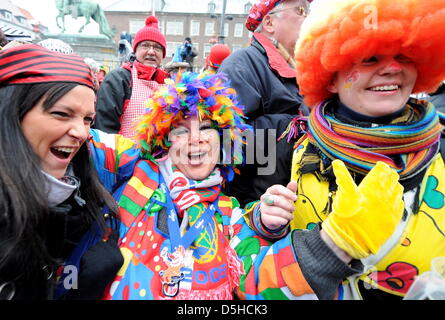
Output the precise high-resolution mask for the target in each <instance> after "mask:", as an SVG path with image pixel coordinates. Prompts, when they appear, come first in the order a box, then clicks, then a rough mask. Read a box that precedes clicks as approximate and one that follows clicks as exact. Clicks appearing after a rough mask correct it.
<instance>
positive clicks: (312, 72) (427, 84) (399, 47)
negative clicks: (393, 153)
mask: <svg viewBox="0 0 445 320" xmlns="http://www.w3.org/2000/svg"><path fill="white" fill-rule="evenodd" d="M444 37H445V0H424V1H421V0H316V1H314V2H313V3H312V6H311V13H310V15H309V16H308V17H307V18H306V20H305V21H304V23H303V25H302V28H301V33H300V38H299V39H298V41H297V44H296V47H295V59H296V62H297V79H298V85H299V87H300V92H301V94H303V95H304V100H305V103H306V104H307V105H308V106H314V105H316V104H318V103H320V102H322V101H323V100H326V99H328V98H330V97H331V96H332V95H333V94H332V93H331V92H329V91H328V90H327V86H328V85H329V84H330V82H331V81H332V78H333V76H334V74H335V73H336V72H337V71H340V70H344V69H348V68H350V67H352V65H353V63H354V62H358V61H361V60H363V59H365V58H369V57H371V56H373V55H379V54H382V55H384V54H385V55H386V54H389V55H396V54H403V55H405V56H407V57H409V58H411V59H412V60H413V61H414V63H415V65H416V67H417V71H418V77H417V82H416V84H415V86H414V89H413V93H419V92H433V91H435V89H436V88H437V87H438V86H439V85H440V83H441V82H442V81H443V80H444V79H445V41H444Z"/></svg>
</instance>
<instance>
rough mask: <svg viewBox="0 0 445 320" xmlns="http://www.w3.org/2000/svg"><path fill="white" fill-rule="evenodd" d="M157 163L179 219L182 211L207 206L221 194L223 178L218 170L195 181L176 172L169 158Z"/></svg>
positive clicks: (182, 214)
mask: <svg viewBox="0 0 445 320" xmlns="http://www.w3.org/2000/svg"><path fill="white" fill-rule="evenodd" d="M158 162H159V170H160V171H161V174H162V176H163V178H164V180H165V182H166V184H167V188H168V189H169V191H170V196H171V197H172V199H173V202H174V203H175V205H176V207H177V209H178V215H179V216H180V217H183V216H184V211H185V210H186V209H188V208H190V207H193V206H195V205H197V204H199V203H203V204H208V203H212V202H213V201H215V200H216V199H217V198H218V196H219V194H220V192H221V183H222V181H223V178H222V176H221V172H220V170H219V168H215V170H213V172H212V173H211V174H210V175H209V176H208V177H207V178H206V179H204V180H202V181H196V180H190V179H188V178H187V177H186V176H185V175H184V174H183V173H182V172H181V171H179V170H178V168H176V167H175V166H174V165H173V164H172V161H171V159H170V158H169V157H167V158H165V159H164V160H162V161H158Z"/></svg>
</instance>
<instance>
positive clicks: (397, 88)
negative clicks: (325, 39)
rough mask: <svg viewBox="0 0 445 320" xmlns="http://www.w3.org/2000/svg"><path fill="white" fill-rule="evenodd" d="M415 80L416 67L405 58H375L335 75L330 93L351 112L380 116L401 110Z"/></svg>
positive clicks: (383, 56) (386, 56) (384, 56)
mask: <svg viewBox="0 0 445 320" xmlns="http://www.w3.org/2000/svg"><path fill="white" fill-rule="evenodd" d="M416 80H417V69H416V66H415V65H414V63H413V62H412V61H411V60H410V59H408V58H407V57H405V56H403V55H396V56H392V55H378V56H373V57H370V58H368V59H364V60H363V61H361V62H358V63H355V64H354V65H353V66H352V67H351V68H349V69H346V70H342V71H339V72H337V74H336V77H335V79H334V80H333V82H332V84H331V85H330V86H329V90H330V91H331V92H333V93H337V94H338V96H339V98H340V101H341V102H342V103H343V104H345V105H346V106H348V107H349V108H351V109H352V110H354V111H356V112H358V113H360V114H363V115H366V116H371V117H381V116H385V115H390V114H393V113H395V112H397V111H399V110H400V109H402V108H403V106H404V105H405V104H406V102H407V101H408V99H409V96H410V94H411V93H412V90H413V88H414V85H415V83H416Z"/></svg>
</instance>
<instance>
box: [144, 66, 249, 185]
mask: <svg viewBox="0 0 445 320" xmlns="http://www.w3.org/2000/svg"><path fill="white" fill-rule="evenodd" d="M243 111H244V106H243V105H241V104H240V103H239V101H238V99H237V95H236V92H235V90H234V89H233V88H231V87H230V84H229V82H227V80H226V78H225V76H224V75H222V74H212V75H209V74H197V73H193V72H184V73H178V74H176V75H175V78H174V79H168V80H166V83H165V85H163V86H161V87H160V88H159V89H158V90H157V91H156V92H154V94H153V95H152V97H151V98H150V99H149V100H148V101H147V103H146V113H145V115H144V116H143V117H142V118H141V119H140V121H139V122H138V124H137V125H136V138H137V140H138V141H139V143H140V146H141V149H142V150H143V152H144V153H145V154H146V155H147V156H149V157H152V158H153V159H155V158H157V157H159V156H163V155H165V154H166V153H167V152H168V149H169V148H170V146H171V143H170V141H169V140H168V135H169V133H170V131H171V130H172V129H173V128H174V126H175V124H177V123H178V122H179V121H181V120H182V119H184V118H187V117H192V116H198V117H199V119H210V120H211V121H212V123H213V124H214V125H215V128H216V129H217V130H218V132H219V134H220V136H221V137H222V136H223V132H224V130H228V131H229V133H230V138H231V147H230V149H231V150H230V157H231V159H230V161H226V160H225V161H223V163H221V164H220V165H219V166H220V168H221V172H222V174H223V177H224V179H225V180H226V181H231V180H232V179H233V176H234V169H235V165H236V164H241V163H242V162H243V152H242V148H240V147H239V146H240V145H241V144H245V138H244V137H243V132H244V131H245V130H251V126H249V125H247V124H246V123H245V122H244V118H245V117H244V113H243ZM223 147H224V146H223V144H222V143H221V148H223Z"/></svg>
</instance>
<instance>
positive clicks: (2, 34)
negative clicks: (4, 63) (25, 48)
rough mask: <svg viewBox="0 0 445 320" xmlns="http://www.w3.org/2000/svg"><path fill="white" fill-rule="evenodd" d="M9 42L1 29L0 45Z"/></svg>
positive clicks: (2, 45)
mask: <svg viewBox="0 0 445 320" xmlns="http://www.w3.org/2000/svg"><path fill="white" fill-rule="evenodd" d="M8 43H9V41H8V38H6V35H5V34H4V33H3V31H2V30H0V47H4V46H6V45H7V44H8Z"/></svg>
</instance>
